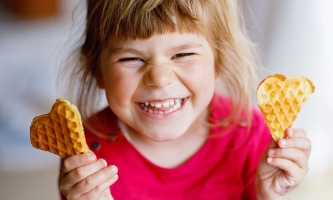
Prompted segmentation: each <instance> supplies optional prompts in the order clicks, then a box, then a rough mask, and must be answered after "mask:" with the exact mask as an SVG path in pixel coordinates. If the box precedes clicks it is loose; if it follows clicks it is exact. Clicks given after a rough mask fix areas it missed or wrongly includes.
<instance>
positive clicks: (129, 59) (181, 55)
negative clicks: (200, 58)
mask: <svg viewBox="0 0 333 200" xmlns="http://www.w3.org/2000/svg"><path fill="white" fill-rule="evenodd" d="M192 55H194V53H179V54H176V55H175V56H173V57H172V58H182V57H187V56H192ZM119 61H120V62H127V61H143V60H142V59H141V58H138V57H129V58H121V59H119Z"/></svg>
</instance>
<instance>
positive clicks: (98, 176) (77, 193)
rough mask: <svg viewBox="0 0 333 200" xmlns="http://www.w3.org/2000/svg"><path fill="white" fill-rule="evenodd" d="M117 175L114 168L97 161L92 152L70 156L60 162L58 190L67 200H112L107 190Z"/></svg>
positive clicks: (100, 160) (103, 161)
mask: <svg viewBox="0 0 333 200" xmlns="http://www.w3.org/2000/svg"><path fill="white" fill-rule="evenodd" d="M117 173H118V169H117V167H116V166H114V165H110V166H107V163H106V161H105V160H104V159H98V160H97V159H96V156H95V154H94V153H93V152H89V153H85V154H80V155H74V156H70V157H68V158H65V159H63V160H62V162H61V172H60V181H59V190H60V191H61V192H62V193H63V195H64V196H65V197H66V198H67V200H74V199H80V200H81V199H99V200H113V198H112V196H111V193H110V189H109V188H110V185H112V184H113V183H114V182H116V180H117V179H118V174H117Z"/></svg>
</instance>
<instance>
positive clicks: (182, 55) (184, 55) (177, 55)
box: [173, 53, 194, 58]
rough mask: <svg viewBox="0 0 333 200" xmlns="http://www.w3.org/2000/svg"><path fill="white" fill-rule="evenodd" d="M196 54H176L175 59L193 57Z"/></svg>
mask: <svg viewBox="0 0 333 200" xmlns="http://www.w3.org/2000/svg"><path fill="white" fill-rule="evenodd" d="M192 55H194V53H179V54H176V55H175V56H174V57H173V58H181V57H186V56H192Z"/></svg>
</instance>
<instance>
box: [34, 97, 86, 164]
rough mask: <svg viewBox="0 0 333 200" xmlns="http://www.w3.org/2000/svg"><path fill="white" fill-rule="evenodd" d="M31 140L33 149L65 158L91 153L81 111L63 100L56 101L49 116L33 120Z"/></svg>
mask: <svg viewBox="0 0 333 200" xmlns="http://www.w3.org/2000/svg"><path fill="white" fill-rule="evenodd" d="M30 140H31V144H32V146H33V147H35V148H37V149H41V150H44V151H49V152H52V153H54V154H57V155H59V156H61V157H63V158H64V157H68V156H71V155H76V154H80V153H86V152H88V151H89V148H88V145H87V143H86V139H85V136H84V131H83V126H82V122H81V116H80V113H79V111H78V110H77V108H76V106H74V105H72V104H71V103H70V102H68V101H66V100H62V99H57V100H56V102H55V103H54V104H53V106H52V109H51V111H50V112H49V113H48V114H44V115H40V116H37V117H35V118H34V119H33V120H32V123H31V126H30Z"/></svg>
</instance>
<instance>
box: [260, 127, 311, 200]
mask: <svg viewBox="0 0 333 200" xmlns="http://www.w3.org/2000/svg"><path fill="white" fill-rule="evenodd" d="M286 134H287V136H288V138H283V139H280V140H279V141H278V142H277V143H275V142H274V140H272V141H271V143H270V145H269V146H268V148H267V151H266V152H265V153H264V155H263V156H262V159H261V161H260V163H259V166H258V170H257V177H256V192H257V199H265V200H269V199H288V197H287V194H288V193H289V192H290V191H291V190H292V189H294V188H295V187H297V186H298V185H299V184H300V183H301V181H302V180H303V179H304V177H305V175H306V173H307V172H308V160H309V155H310V151H311V142H310V140H309V139H308V138H306V132H305V131H304V130H301V129H287V130H286Z"/></svg>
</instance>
